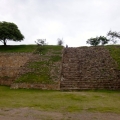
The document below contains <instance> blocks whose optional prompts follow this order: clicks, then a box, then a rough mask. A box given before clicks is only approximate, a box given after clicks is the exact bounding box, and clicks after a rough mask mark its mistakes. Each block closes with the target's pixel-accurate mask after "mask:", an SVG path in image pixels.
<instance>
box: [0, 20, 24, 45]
mask: <svg viewBox="0 0 120 120" xmlns="http://www.w3.org/2000/svg"><path fill="white" fill-rule="evenodd" d="M23 39H24V36H23V35H22V34H21V32H20V30H19V29H18V27H17V25H16V24H14V23H11V22H5V21H3V22H0V41H1V42H3V44H4V45H5V46H6V43H7V40H12V41H22V40H23Z"/></svg>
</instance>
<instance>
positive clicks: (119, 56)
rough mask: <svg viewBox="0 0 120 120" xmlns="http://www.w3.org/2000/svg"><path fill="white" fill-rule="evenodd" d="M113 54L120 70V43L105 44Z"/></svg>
mask: <svg viewBox="0 0 120 120" xmlns="http://www.w3.org/2000/svg"><path fill="white" fill-rule="evenodd" d="M105 48H107V49H108V50H109V52H110V54H111V56H112V58H113V59H114V60H115V61H116V62H117V64H118V69H119V70H120V45H108V46H105Z"/></svg>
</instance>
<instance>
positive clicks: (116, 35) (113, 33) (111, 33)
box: [107, 30, 120, 44]
mask: <svg viewBox="0 0 120 120" xmlns="http://www.w3.org/2000/svg"><path fill="white" fill-rule="evenodd" d="M107 36H108V37H109V39H110V41H112V42H113V44H116V43H117V38H118V39H120V32H116V31H111V30H110V31H109V32H108V33H107Z"/></svg>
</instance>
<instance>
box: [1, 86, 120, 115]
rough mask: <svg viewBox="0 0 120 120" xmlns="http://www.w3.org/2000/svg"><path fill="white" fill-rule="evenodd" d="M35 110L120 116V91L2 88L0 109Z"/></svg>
mask: <svg viewBox="0 0 120 120" xmlns="http://www.w3.org/2000/svg"><path fill="white" fill-rule="evenodd" d="M23 107H28V108H33V109H39V110H42V111H57V112H82V111H87V112H112V113H118V114H120V92H119V91H79V92H61V91H42V90H32V89H29V90H26V89H17V90H13V89H10V88H9V87H6V86H0V108H23Z"/></svg>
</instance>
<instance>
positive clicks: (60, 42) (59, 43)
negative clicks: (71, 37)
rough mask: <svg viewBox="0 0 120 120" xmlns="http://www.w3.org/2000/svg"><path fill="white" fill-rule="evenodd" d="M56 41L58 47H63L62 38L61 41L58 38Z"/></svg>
mask: <svg viewBox="0 0 120 120" xmlns="http://www.w3.org/2000/svg"><path fill="white" fill-rule="evenodd" d="M57 40H58V43H57V44H58V45H60V46H62V45H63V38H62V39H60V38H58V39H57Z"/></svg>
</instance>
